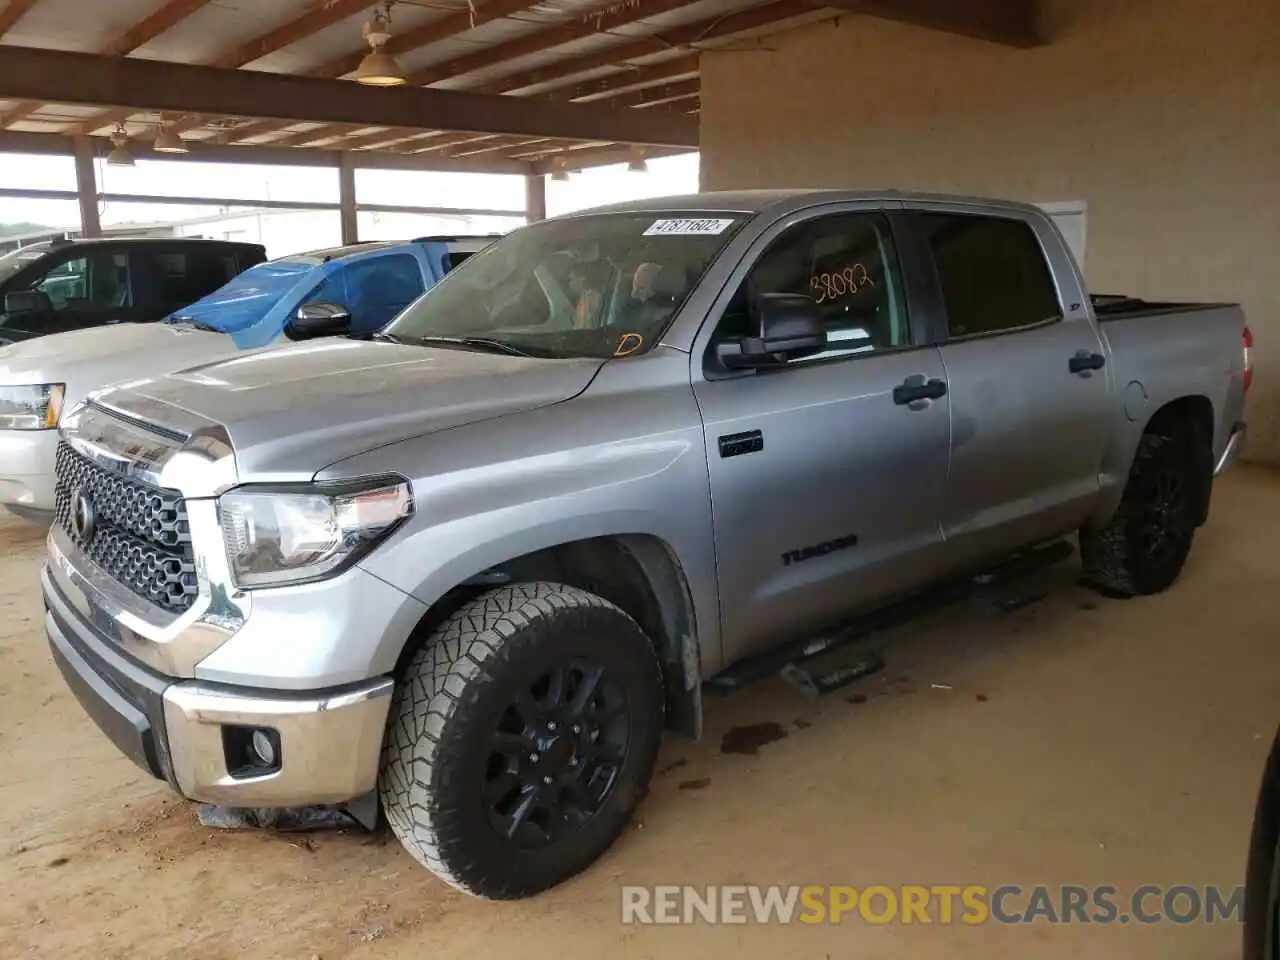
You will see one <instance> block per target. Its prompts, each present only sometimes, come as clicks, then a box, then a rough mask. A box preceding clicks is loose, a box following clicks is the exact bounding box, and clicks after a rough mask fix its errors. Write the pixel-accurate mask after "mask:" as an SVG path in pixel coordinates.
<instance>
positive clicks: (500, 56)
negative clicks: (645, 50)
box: [409, 0, 689, 86]
mask: <svg viewBox="0 0 1280 960" xmlns="http://www.w3.org/2000/svg"><path fill="white" fill-rule="evenodd" d="M688 4H689V0H633V2H632V3H627V4H621V5H618V6H614V7H610V8H609V9H607V10H604V11H602V12H601V13H599V14H598V15H596V16H590V17H584V18H582V19H580V20H576V21H574V22H573V23H564V24H560V25H558V26H553V27H547V28H545V29H542V30H538V31H535V32H534V33H530V34H527V35H525V36H523V37H518V38H516V39H515V40H509V41H507V42H506V43H496V44H494V45H493V46H490V47H485V48H484V49H483V50H477V51H476V52H475V53H469V54H466V55H465V56H461V57H454V58H453V59H452V60H446V61H445V62H444V63H437V64H433V65H432V66H430V67H426V68H425V69H423V70H418V71H415V72H414V73H411V74H410V75H409V82H410V83H417V84H422V85H423V86H430V85H431V84H433V83H439V82H440V81H441V80H448V79H449V78H450V77H457V76H461V75H463V74H468V73H475V72H476V71H478V70H484V69H486V68H488V67H493V66H497V65H499V64H503V63H507V62H510V61H512V60H516V59H518V58H520V57H527V56H529V55H530V54H535V53H542V52H544V51H546V50H553V49H555V48H556V47H559V46H563V45H564V44H566V43H573V42H574V41H575V40H581V39H583V38H584V37H592V36H596V35H597V34H601V33H610V32H612V31H614V30H617V29H618V28H619V27H624V26H628V25H630V24H633V23H635V22H636V21H638V20H645V19H648V18H649V17H656V16H659V15H660V14H664V13H670V12H671V11H672V10H678V9H679V8H680V7H684V6H688Z"/></svg>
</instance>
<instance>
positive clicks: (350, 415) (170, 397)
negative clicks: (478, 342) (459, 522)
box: [103, 338, 604, 480]
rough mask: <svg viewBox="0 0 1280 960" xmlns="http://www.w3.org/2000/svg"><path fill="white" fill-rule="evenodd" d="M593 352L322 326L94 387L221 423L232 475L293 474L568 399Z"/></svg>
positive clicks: (143, 406)
mask: <svg viewBox="0 0 1280 960" xmlns="http://www.w3.org/2000/svg"><path fill="white" fill-rule="evenodd" d="M603 363H604V361H603V360H595V359H573V360H539V359H531V358H524V357H511V356H505V355H499V354H489V353H479V352H475V351H470V350H455V349H451V348H432V347H419V346H409V345H403V344H394V343H377V342H367V341H354V340H346V339H339V338H334V339H324V340H317V341H314V342H313V343H309V344H299V345H294V346H288V347H283V348H281V347H267V348H264V349H261V350H250V351H245V352H242V353H240V354H238V355H236V356H234V357H231V358H229V359H224V360H219V361H217V362H213V363H208V364H203V365H201V366H198V367H191V368H188V369H186V370H180V371H177V372H174V373H169V374H166V375H164V376H159V377H154V378H152V379H149V380H143V381H137V382H134V383H128V384H122V385H120V386H118V387H117V388H115V389H113V390H111V391H109V392H107V393H106V394H104V396H103V399H104V400H106V401H107V402H108V403H110V404H111V405H112V406H116V407H118V408H120V409H121V410H123V411H125V412H128V411H129V410H130V409H131V407H136V408H137V409H139V410H148V411H154V409H155V402H159V403H160V404H167V405H170V406H174V407H178V408H181V409H183V410H185V411H187V412H188V413H191V414H195V415H196V416H198V417H202V418H204V419H206V420H211V421H213V422H215V423H219V424H222V425H223V426H224V427H226V429H227V431H228V433H229V434H230V437H231V443H232V445H233V446H234V448H235V453H236V466H237V469H238V471H239V474H240V476H241V477H242V478H252V479H255V480H260V479H296V478H298V477H300V476H303V475H305V476H307V477H310V476H311V475H313V474H315V473H316V472H317V471H319V470H321V469H323V468H324V467H327V466H328V465H329V464H331V463H334V462H335V461H338V460H342V459H345V458H347V457H350V456H354V455H355V454H358V453H363V452H365V451H367V450H372V449H374V448H375V447H379V446H382V445H383V444H387V443H393V442H396V441H398V440H407V439H409V438H411V437H416V436H421V435H423V434H427V433H434V432H436V431H438V430H447V429H449V428H451V427H459V426H462V425H464V424H468V423H475V422H477V421H480V420H487V419H490V418H492V417H499V416H502V415H504V414H509V413H517V412H521V411H525V410H532V409H534V408H536V407H542V406H547V405H549V404H553V403H559V402H561V401H564V400H568V399H570V398H572V397H575V396H577V395H578V394H579V393H581V392H582V391H583V390H585V389H586V388H587V385H588V384H590V382H591V380H592V378H593V377H594V376H595V374H596V372H597V371H598V370H599V369H600V367H601V365H602V364H603Z"/></svg>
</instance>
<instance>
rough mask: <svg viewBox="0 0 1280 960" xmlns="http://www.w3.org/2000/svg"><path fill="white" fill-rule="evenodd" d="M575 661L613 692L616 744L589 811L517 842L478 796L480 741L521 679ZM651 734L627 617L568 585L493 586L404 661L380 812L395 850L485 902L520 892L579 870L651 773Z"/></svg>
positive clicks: (649, 653)
mask: <svg viewBox="0 0 1280 960" xmlns="http://www.w3.org/2000/svg"><path fill="white" fill-rule="evenodd" d="M582 657H587V658H591V659H592V662H595V663H599V664H600V665H601V666H602V667H603V669H604V670H606V671H609V672H610V676H611V677H613V678H614V680H613V681H612V682H614V683H615V689H617V690H620V691H623V692H624V693H625V709H624V710H623V711H622V712H623V714H625V717H626V720H627V729H628V731H629V733H628V741H627V743H628V746H627V748H626V750H625V755H624V758H623V759H622V761H621V762H620V763H619V764H617V767H616V774H615V776H614V778H613V779H612V781H611V783H612V786H611V787H610V788H609V790H608V792H606V793H605V794H604V799H603V804H602V806H601V808H600V809H599V811H598V812H597V813H595V814H594V816H593V817H592V818H591V819H588V820H586V822H584V823H582V824H581V825H580V826H577V827H576V828H575V829H574V832H572V833H570V834H569V835H568V836H566V837H563V838H561V839H559V840H557V841H552V842H550V845H544V846H541V847H538V848H536V849H533V850H529V849H523V848H521V847H520V846H518V845H517V844H516V843H515V842H514V841H512V840H509V839H507V838H506V837H503V836H501V835H500V833H499V831H498V830H497V829H496V828H495V827H494V826H493V824H492V823H491V822H490V820H489V814H488V812H487V811H488V807H487V806H486V803H485V802H484V800H483V793H484V785H485V782H486V781H485V777H486V776H490V774H488V773H487V770H486V763H487V762H489V761H488V759H487V757H488V756H489V755H490V751H491V750H492V746H491V744H492V737H493V736H494V731H495V730H496V729H497V725H498V723H499V721H500V719H501V718H502V717H504V716H507V715H508V714H506V712H505V711H507V710H509V709H510V703H511V699H512V698H513V697H514V696H516V694H517V693H518V692H519V691H521V690H525V691H526V692H527V685H528V684H529V683H530V679H529V678H530V677H531V676H536V675H537V671H539V670H544V669H549V668H550V667H551V666H554V665H556V664H560V663H566V662H570V661H571V660H573V659H574V658H582ZM522 684H523V685H524V686H523V687H522ZM662 729H663V689H662V672H661V667H660V664H659V662H658V658H657V654H656V652H655V650H654V647H653V645H652V644H651V643H650V641H649V638H648V637H646V636H645V634H644V633H643V632H642V631H641V629H640V627H639V626H638V625H637V624H636V622H635V621H634V620H633V619H632V618H631V617H629V616H628V615H627V614H626V613H624V612H623V611H622V610H620V609H618V607H616V606H614V605H613V604H612V603H610V602H609V601H607V600H604V599H603V598H601V597H598V596H596V595H595V594H592V593H588V592H587V591H585V590H580V589H578V588H576V587H570V586H565V585H563V584H558V583H541V582H537V583H520V584H515V585H511V586H504V587H501V588H498V589H495V590H492V591H490V592H488V593H485V594H483V595H482V596H480V597H478V598H477V599H475V600H474V601H472V602H470V603H468V604H467V605H466V606H464V607H463V608H462V609H460V610H459V611H458V612H457V613H455V614H454V615H453V616H451V617H450V618H449V619H448V620H447V621H445V623H444V624H442V625H441V626H440V627H439V629H438V630H437V631H436V632H435V633H434V634H433V635H432V636H431V638H430V639H429V640H428V641H427V642H426V644H425V645H424V646H423V647H422V649H420V650H419V651H418V652H417V654H416V655H415V656H414V657H413V658H412V660H411V661H410V663H409V666H408V668H407V670H406V672H405V674H404V676H403V678H402V680H401V682H400V684H399V687H398V689H397V692H396V696H395V699H394V701H393V704H392V708H391V716H390V719H389V721H388V730H387V736H386V741H385V745H384V748H383V755H382V767H381V771H380V775H379V791H380V793H381V798H382V805H383V809H384V811H385V813H386V818H387V821H388V823H389V824H390V826H391V829H392V832H393V833H394V834H395V836H396V838H397V839H399V840H400V842H401V843H402V844H403V845H404V847H405V849H407V850H408V851H409V853H410V854H412V855H413V857H414V858H415V859H416V860H418V861H419V862H420V863H422V864H423V865H424V866H426V867H427V869H429V870H431V871H432V873H434V874H436V876H438V877H440V878H441V879H442V880H444V881H445V882H446V883H449V884H450V885H452V886H454V887H456V888H458V889H459V890H462V891H464V892H465V893H468V894H471V895H473V896H478V897H484V898H487V899H516V898H520V897H526V896H531V895H533V894H536V893H539V892H541V891H543V890H546V889H548V888H550V887H553V886H555V885H556V884H559V883H561V882H563V881H565V880H567V879H569V878H570V877H572V876H574V875H576V874H578V873H580V872H582V871H583V870H585V869H586V868H587V867H588V866H590V865H591V864H592V863H593V862H594V861H595V860H596V859H598V858H599V857H600V856H601V855H602V854H603V853H604V852H605V851H606V850H607V849H608V848H609V847H610V846H611V845H612V844H613V842H614V841H615V840H616V839H617V837H618V836H619V834H620V833H621V832H622V831H623V829H624V828H625V827H626V825H627V823H628V822H629V820H630V819H631V816H632V814H633V813H634V811H635V808H636V806H637V804H638V803H639V801H640V799H641V798H642V796H643V794H644V792H645V790H646V787H647V785H648V782H649V779H650V777H651V776H652V773H653V766H654V762H655V760H656V758H657V752H658V746H659V743H660V741H661V736H662Z"/></svg>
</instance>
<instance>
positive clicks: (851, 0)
mask: <svg viewBox="0 0 1280 960" xmlns="http://www.w3.org/2000/svg"><path fill="white" fill-rule="evenodd" d="M822 2H823V3H824V4H825V5H826V6H828V7H831V8H832V9H834V10H842V11H845V12H847V13H856V14H862V15H864V16H869V17H879V18H880V19H883V20H897V21H899V22H900V23H908V24H911V25H912V26H917V27H927V28H928V29H931V30H941V31H943V32H944V33H956V34H959V35H960V36H963V37H972V38H974V39H976V40H989V41H991V42H992V43H1000V44H1004V45H1006V46H1011V47H1036V46H1039V45H1041V44H1042V43H1044V37H1043V35H1042V34H1041V32H1040V0H969V2H967V3H956V2H955V0H822Z"/></svg>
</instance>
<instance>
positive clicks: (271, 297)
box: [167, 260, 316, 333]
mask: <svg viewBox="0 0 1280 960" xmlns="http://www.w3.org/2000/svg"><path fill="white" fill-rule="evenodd" d="M315 268H316V263H315V262H314V261H308V260H272V261H270V262H269V263H260V264H258V265H257V266H255V267H250V268H249V269H248V270H246V271H245V272H244V273H242V274H240V275H238V276H237V277H235V278H234V279H233V280H231V281H230V282H229V283H226V284H224V285H223V286H221V287H219V288H218V289H217V290H215V291H213V293H211V294H208V295H207V296H204V297H201V298H200V299H199V300H197V301H196V302H195V303H192V304H189V305H187V306H185V307H183V308H182V309H181V310H177V311H175V312H174V313H173V314H171V315H170V316H169V317H168V318H167V319H168V322H169V323H195V324H198V325H199V326H202V327H208V328H209V329H211V330H217V331H218V332H220V333H235V332H236V331H238V330H242V329H244V328H245V327H249V326H252V325H253V324H255V323H257V322H258V321H259V320H261V319H262V318H263V317H265V316H266V315H267V313H268V312H269V311H270V310H271V308H272V307H274V306H275V305H276V304H277V303H279V302H280V298H281V297H283V296H284V295H285V294H286V293H288V292H289V291H290V290H292V289H293V288H294V286H295V285H297V283H298V281H299V280H301V279H302V277H303V276H304V275H305V274H307V273H310V272H311V271H312V270H314V269H315Z"/></svg>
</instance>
